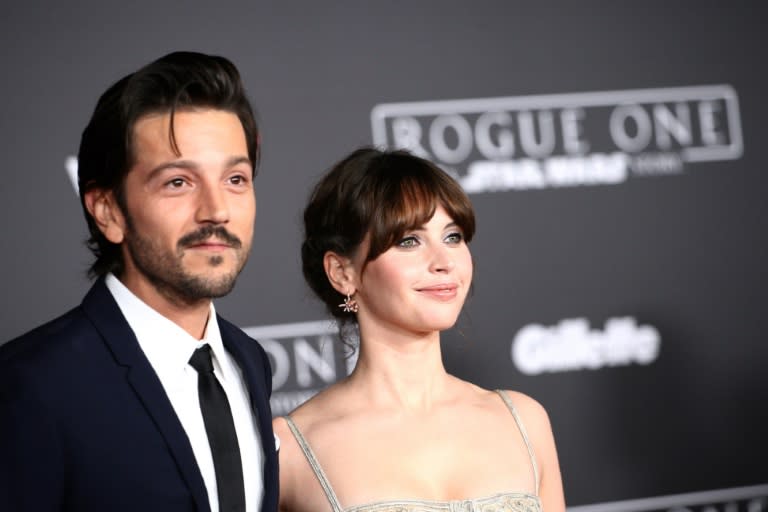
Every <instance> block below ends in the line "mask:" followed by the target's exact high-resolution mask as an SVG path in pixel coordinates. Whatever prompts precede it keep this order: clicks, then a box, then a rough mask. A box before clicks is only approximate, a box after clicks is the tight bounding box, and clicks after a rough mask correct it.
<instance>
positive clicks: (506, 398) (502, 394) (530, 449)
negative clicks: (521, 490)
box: [496, 389, 539, 495]
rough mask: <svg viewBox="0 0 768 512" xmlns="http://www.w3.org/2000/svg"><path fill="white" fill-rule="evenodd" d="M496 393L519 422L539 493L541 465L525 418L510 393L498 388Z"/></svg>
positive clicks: (537, 492) (518, 425)
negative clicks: (526, 428) (529, 435)
mask: <svg viewBox="0 0 768 512" xmlns="http://www.w3.org/2000/svg"><path fill="white" fill-rule="evenodd" d="M496 393H498V394H499V396H500V397H501V399H502V400H504V403H505V404H507V408H508V409H509V411H510V412H511V413H512V416H513V417H514V418H515V423H517V428H518V429H520V434H522V436H523V441H525V446H526V447H527V448H528V455H529V456H530V457H531V466H533V478H534V480H535V481H536V495H538V494H539V467H538V465H537V464H536V457H535V456H534V455H533V446H532V445H531V442H530V441H529V440H528V433H527V432H526V431H525V425H523V420H521V419H520V416H519V415H518V414H517V409H515V406H514V405H513V404H512V400H511V399H510V398H509V395H507V393H506V392H505V391H503V390H501V389H497V390H496Z"/></svg>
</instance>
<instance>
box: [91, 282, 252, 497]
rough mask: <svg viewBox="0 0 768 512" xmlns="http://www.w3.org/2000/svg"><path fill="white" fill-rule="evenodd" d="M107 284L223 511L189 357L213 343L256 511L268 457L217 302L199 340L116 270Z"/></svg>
mask: <svg viewBox="0 0 768 512" xmlns="http://www.w3.org/2000/svg"><path fill="white" fill-rule="evenodd" d="M106 285H107V288H109V291H110V292H111V293H112V296H113V297H114V298H115V301H116V302H117V305H118V306H119V307H120V311H122V313H123V316H124V317H125V319H126V320H127V321H128V325H130V326H131V329H133V332H134V334H135V335H136V339H138V341H139V346H140V347H141V350H142V351H143V352H144V354H145V355H146V356H147V359H149V363H150V364H151V365H152V368H153V369H154V370H155V373H157V376H158V377H159V378H160V382H161V384H162V385H163V388H164V389H165V392H166V394H167V395H168V398H169V399H170V401H171V405H172V406H173V409H174V411H175V412H176V415H177V416H178V418H179V421H181V425H182V427H183V428H184V431H185V432H186V433H187V437H188V438H189V442H190V444H191V445H192V451H193V452H194V454H195V460H196V461H197V465H198V466H199V468H200V473H201V474H202V476H203V481H204V482H205V487H206V489H207V491H208V501H209V502H210V505H211V512H218V510H219V500H218V493H217V489H216V473H215V471H214V467H213V458H212V456H211V448H210V446H209V444H208V436H207V434H206V432H205V424H204V422H203V415H202V413H201V412H200V400H199V398H198V394H197V371H195V369H194V368H192V367H191V366H190V365H189V358H190V357H192V353H193V352H194V351H195V349H197V348H198V347H201V346H202V345H204V344H206V343H207V344H209V345H210V346H211V350H212V354H213V373H214V375H216V378H218V379H219V382H221V386H222V387H223V388H224V392H225V393H226V394H227V399H228V400H229V405H230V407H231V409H232V418H233V420H234V423H235V431H236V432H237V440H238V444H239V446H240V458H241V459H242V463H243V482H244V483H245V503H246V507H245V509H246V511H247V512H257V511H258V510H259V508H260V507H261V500H262V496H263V492H264V489H263V487H264V484H263V482H264V480H263V461H264V457H263V454H262V449H261V443H260V442H259V430H258V428H257V427H256V422H255V420H254V414H253V412H252V410H251V401H250V396H249V394H248V389H247V387H246V385H245V382H244V380H243V375H242V371H241V370H240V367H239V366H238V365H237V363H236V361H235V360H234V358H233V357H232V356H231V355H230V354H229V353H228V352H227V351H225V350H224V344H223V343H222V340H221V332H220V331H219V324H218V322H217V320H216V311H215V309H214V307H213V303H211V312H210V313H209V315H208V324H207V325H206V328H205V335H204V336H203V339H202V340H196V339H195V338H194V337H193V336H190V335H189V333H187V332H186V331H185V330H184V329H182V328H181V327H179V326H178V325H177V324H175V323H174V322H172V321H171V320H169V319H168V318H166V317H164V316H163V315H161V314H160V313H158V312H157V311H155V310H154V309H152V308H151V307H149V306H148V305H147V304H146V303H144V302H143V301H142V300H141V299H139V298H138V297H136V295H134V294H133V293H132V292H131V291H130V290H129V289H128V288H126V287H125V285H124V284H123V283H121V282H120V280H119V279H117V278H116V277H115V276H114V275H112V274H108V275H107V278H106Z"/></svg>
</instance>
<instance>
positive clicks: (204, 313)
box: [118, 277, 211, 340]
mask: <svg viewBox="0 0 768 512" xmlns="http://www.w3.org/2000/svg"><path fill="white" fill-rule="evenodd" d="M118 279H119V280H120V282H121V283H122V284H123V285H124V286H125V287H126V288H128V290H130V291H131V293H133V294H134V295H135V296H136V297H138V298H139V299H140V300H141V301H142V302H144V303H145V304H146V305H147V306H149V307H151V308H152V309H154V310H155V311H157V312H158V313H160V314H161V315H163V316H164V317H166V318H167V319H169V320H170V321H172V322H174V323H175V324H176V325H178V326H179V327H181V328H182V329H184V330H185V331H186V332H187V333H189V335H190V336H192V337H194V338H195V339H197V340H201V339H203V338H204V337H205V329H206V326H207V325H208V316H209V315H210V312H211V299H210V298H202V299H196V300H194V301H190V300H186V299H185V298H182V297H179V296H178V295H177V294H173V293H171V292H170V291H169V290H165V289H163V288H158V287H156V286H154V285H153V284H151V283H149V282H147V281H144V280H140V281H134V280H126V279H124V278H122V277H118Z"/></svg>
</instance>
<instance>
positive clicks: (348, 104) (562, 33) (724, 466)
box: [0, 0, 768, 512]
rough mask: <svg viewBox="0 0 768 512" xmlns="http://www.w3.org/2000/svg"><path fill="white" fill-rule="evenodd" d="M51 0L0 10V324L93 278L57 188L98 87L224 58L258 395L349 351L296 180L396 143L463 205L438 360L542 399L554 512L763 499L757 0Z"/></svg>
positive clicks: (279, 397) (61, 302) (305, 187)
mask: <svg viewBox="0 0 768 512" xmlns="http://www.w3.org/2000/svg"><path fill="white" fill-rule="evenodd" d="M49 3H50V4H51V5H37V4H36V3H35V2H31V3H18V5H14V6H10V7H7V8H5V9H4V11H5V12H4V15H3V18H2V20H0V41H1V42H0V47H2V49H3V51H2V52H1V53H0V63H2V69H3V76H4V79H3V80H2V81H0V90H1V91H2V97H3V98H4V99H5V102H4V109H3V114H2V116H0V119H1V121H0V145H1V147H2V152H0V163H1V164H2V168H3V171H4V173H3V176H4V177H5V178H4V183H3V187H0V208H2V213H3V215H2V223H3V234H4V238H5V244H4V250H3V251H2V252H0V272H2V282H3V284H4V290H5V292H4V293H3V295H2V305H1V306H2V311H3V313H2V315H3V316H2V322H0V343H1V342H5V341H8V340H9V339H11V338H13V337H15V336H18V335H20V334H22V333H23V332H25V331H27V330H29V329H31V328H33V327H34V326H36V325H38V324H40V323H42V322H43V321H45V320H48V319H50V318H53V317H54V316H56V315H58V314H60V313H62V312H63V311H65V310H66V309H68V308H70V307H71V306H73V305H75V304H77V303H78V302H79V301H80V299H81V297H82V295H83V294H84V293H85V291H86V290H87V288H88V287H89V282H88V280H87V279H86V277H85V271H86V269H87V267H88V264H89V261H90V256H89V253H88V252H87V250H86V249H85V247H84V243H83V242H84V240H85V238H86V228H85V222H84V220H83V218H82V214H81V212H80V206H79V202H78V200H77V195H76V191H75V187H74V186H73V181H72V179H73V177H74V176H75V175H76V171H77V161H76V159H75V157H74V155H75V154H76V152H77V146H78V143H79V136H80V132H81V131H82V128H83V127H84V126H85V123H86V122H87V120H88V118H89V116H90V114H91V112H92V109H93V106H94V105H95V101H96V99H97V97H98V95H99V94H100V93H101V92H102V91H103V90H104V89H106V87H107V86H108V85H109V84H111V83H112V82H114V81H115V80H116V79H118V78H119V77H121V76H123V75H125V74H126V73H128V72H131V71H133V70H135V69H136V68H138V67H140V66H141V65H143V64H145V63H147V62H149V61H150V60H153V59H154V58H156V57H158V56H160V55H162V54H165V53H167V52H169V51H173V50H177V49H190V50H198V51H204V52H208V53H217V54H221V55H224V56H227V57H228V58H230V59H232V60H233V61H234V62H235V63H236V64H237V65H238V66H239V68H240V69H241V72H242V74H243V77H244V79H245V81H246V84H247V87H248V91H249V94H250V96H251V98H252V100H253V102H254V104H255V106H256V109H257V111H258V117H259V120H260V124H261V127H262V130H263V144H264V146H263V147H264V150H263V151H264V153H263V160H262V166H261V170H260V174H259V176H258V178H257V201H258V216H257V227H256V235H255V244H254V249H253V254H252V255H251V258H250V261H249V263H248V266H247V268H246V270H245V271H244V272H243V274H242V275H241V277H240V280H239V282H238V285H237V287H236V289H235V291H234V292H233V293H232V294H231V295H230V296H228V297H226V298H224V299H222V300H220V301H219V302H218V303H217V308H218V310H219V311H220V312H221V313H222V314H223V315H224V316H226V317H227V318H229V319H230V320H232V321H234V322H235V323H237V324H238V325H240V326H241V327H243V328H244V329H245V330H246V331H247V332H248V333H249V334H251V335H252V336H254V337H255V338H257V339H259V340H260V341H261V343H262V344H263V346H264V347H265V349H266V350H267V352H268V353H269V354H270V357H271V360H272V363H273V370H274V375H273V383H274V395H273V398H272V408H273V412H274V414H276V415H277V414H284V413H286V412H288V411H290V410H291V409H292V408H293V407H295V406H296V405H298V404H300V403H301V402H302V401H303V400H306V399H307V398H308V397H310V396H312V395H313V394H314V393H316V392H317V391H318V390H320V389H322V388H323V387H324V386H327V385H328V384H330V383H333V382H335V381H336V380H338V379H339V378H342V377H343V376H345V375H346V374H347V373H348V372H349V371H350V370H351V368H352V367H353V366H354V358H345V355H344V353H343V350H342V348H341V347H340V345H339V344H338V343H337V338H336V330H335V327H334V325H333V324H332V323H331V322H330V321H329V320H328V319H327V318H326V317H325V315H324V313H323V310H322V307H321V306H320V304H319V303H317V302H316V301H315V300H314V299H313V298H312V297H311V293H310V292H309V290H308V289H307V288H306V286H305V285H304V283H303V281H302V278H301V272H300V263H299V244H300V217H301V210H302V208H303V204H304V201H305V200H306V198H307V195H308V192H309V190H310V187H311V186H312V184H313V183H314V182H315V181H316V180H317V178H318V177H319V176H320V175H321V174H322V173H323V172H324V171H325V170H326V169H328V168H329V167H330V166H331V165H332V164H333V163H334V162H335V161H336V160H338V159H339V158H341V157H342V156H344V155H345V154H347V153H348V152H350V151H351V150H353V149H355V148H356V147H358V146H360V145H370V144H374V145H377V146H381V147H389V148H407V149H409V150H411V151H413V152H414V153H416V154H418V155H420V156H423V157H425V158H428V159H430V160H433V161H434V162H436V163H438V164H439V165H440V166H441V167H443V168H444V169H446V170H447V171H448V172H450V173H451V174H452V175H453V176H455V177H456V178H457V179H458V180H459V182H460V183H461V184H462V186H463V187H464V188H465V189H466V190H467V192H468V193H469V194H470V197H471V198H472V201H473V203H474V205H475V208H476V210H477V215H478V232H477V235H476V237H475V240H474V241H473V243H472V246H471V249H472V252H473V257H474V260H475V265H476V270H475V281H474V289H473V293H472V294H471V297H470V298H469V301H468V303H467V306H466V308H465V311H464V312H463V313H462V315H461V317H460V319H459V322H458V324H457V326H456V328H455V329H453V330H451V331H449V332H447V333H445V335H444V356H445V362H446V365H447V366H448V368H449V370H450V371H452V372H453V373H455V374H457V375H459V376H460V377H462V378H465V379H468V380H470V381H473V382H476V383H477V384H479V385H482V386H485V387H488V388H511V389H518V390H521V391H523V392H525V393H528V394H530V395H532V396H533V397H535V398H536V399H537V400H539V401H540V402H541V403H542V404H543V405H544V406H545V407H546V408H547V410H548V411H549V414H550V417H551V421H552V424H553V428H554V431H555V437H556V441H557V444H558V450H559V454H560V459H561V460H560V462H561V467H562V473H563V480H564V484H565V491H566V499H567V502H568V505H569V508H570V509H571V510H572V511H578V512H641V511H657V510H659V511H662V510H663V511H675V512H683V511H685V512H689V511H690V512H764V511H766V510H768V469H766V467H768V441H767V440H766V438H767V437H768V434H766V421H765V415H766V408H767V407H768V406H767V405H766V404H768V368H767V367H768V339H766V336H765V333H766V332H768V314H767V313H768V280H767V279H766V274H767V273H768V263H766V262H767V261H768V250H767V249H768V242H766V232H768V229H767V228H768V206H767V205H768V201H766V196H765V193H766V185H767V184H768V179H767V178H766V172H765V170H764V166H765V162H766V161H768V149H766V148H767V147H768V145H766V144H765V142H764V141H763V137H764V135H765V133H766V129H765V124H766V122H767V120H768V108H766V107H767V106H768V99H766V91H767V90H768V78H766V75H765V72H764V70H763V68H764V64H765V61H766V50H765V48H768V35H766V34H767V33H766V32H765V30H764V26H765V24H766V22H768V16H766V10H767V9H766V7H764V6H763V4H761V3H759V2H752V3H748V2H737V3H726V2H698V1H682V2H666V3H665V2H650V3H649V2H642V3H610V2H598V1H583V2H561V3H544V4H542V3H533V2H530V3H516V2H504V1H483V2H459V1H450V2H445V1H438V0H429V1H423V2H352V1H349V2H309V1H307V2H298V3H296V2H292V3H289V4H283V5H276V4H277V3H273V4H274V5H267V3H266V2H232V3H223V4H215V5H214V4H211V3H210V2H202V1H190V2H183V3H182V2H180V3H179V4H178V5H176V6H173V5H162V4H157V3H156V2H150V1H149V0H140V1H137V2H130V3H124V2H98V1H96V0H90V1H88V2H80V3H79V4H78V5H77V6H76V7H72V6H68V5H65V4H62V5H58V4H56V3H54V2H49ZM89 4H90V5H89Z"/></svg>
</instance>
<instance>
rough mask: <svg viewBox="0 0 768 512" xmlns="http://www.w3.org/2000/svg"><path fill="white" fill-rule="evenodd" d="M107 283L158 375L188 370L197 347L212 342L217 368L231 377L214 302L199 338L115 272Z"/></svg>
mask: <svg viewBox="0 0 768 512" xmlns="http://www.w3.org/2000/svg"><path fill="white" fill-rule="evenodd" d="M105 283H106V285H107V288H108V289H109V291H110V292H111V293H112V296H113V297H114V298H115V301H116V302H117V305H118V307H119V308H120V311H121V312H122V313H123V316H124V317H125V319H126V320H127V321H128V325H130V326H131V329H132V330H133V332H134V334H135V335H136V339H137V340H138V342H139V346H140V347H141V349H142V351H143V352H144V354H145V355H146V356H147V359H149V362H150V363H151V364H152V367H153V368H154V369H155V371H156V372H157V373H158V374H161V375H174V374H177V373H178V372H184V371H185V368H187V365H188V363H189V358H190V357H192V353H193V352H194V351H195V349H196V348H198V347H201V346H202V345H204V344H206V343H208V344H209V345H210V346H211V351H212V353H213V369H214V371H215V372H216V373H217V374H218V375H219V378H221V379H224V380H228V379H229V378H231V376H232V371H233V368H232V366H231V363H230V361H229V358H228V357H227V355H226V353H225V351H224V344H223V342H222V339H221V332H220V331H219V323H218V321H217V318H216V309H215V308H214V306H213V302H211V309H210V312H209V313H208V322H207V323H206V326H205V332H204V333H203V338H202V339H201V340H197V339H195V338H194V337H193V336H191V335H190V334H189V333H188V332H187V331H185V330H184V329H182V328H181V327H180V326H179V325H178V324H176V323H174V322H173V321H172V320H169V319H168V318H166V317H165V316H163V315H161V314H160V313H158V312H157V311H155V310H154V309H152V308H151V307H150V306H148V305H147V304H146V303H145V302H144V301H142V300H141V299H140V298H138V297H137V296H136V295H135V294H134V293H133V292H132V291H131V290H129V289H128V288H127V287H126V286H125V285H124V284H123V283H122V282H121V281H120V280H119V279H118V278H117V277H115V276H114V275H113V274H111V273H110V274H108V275H107V276H106V279H105Z"/></svg>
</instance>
